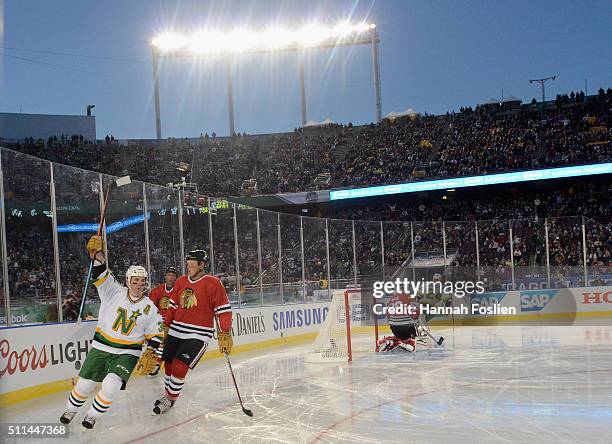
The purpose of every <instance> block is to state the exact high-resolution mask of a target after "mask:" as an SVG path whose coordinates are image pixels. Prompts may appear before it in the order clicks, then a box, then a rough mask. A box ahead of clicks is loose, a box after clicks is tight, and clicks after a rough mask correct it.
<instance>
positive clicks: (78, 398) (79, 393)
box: [66, 378, 98, 412]
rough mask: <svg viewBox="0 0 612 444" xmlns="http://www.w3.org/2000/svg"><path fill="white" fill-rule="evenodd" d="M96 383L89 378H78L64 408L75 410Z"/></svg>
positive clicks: (80, 405) (85, 399) (83, 401)
mask: <svg viewBox="0 0 612 444" xmlns="http://www.w3.org/2000/svg"><path fill="white" fill-rule="evenodd" d="M97 384H98V383H97V382H95V381H91V380H89V379H83V378H79V380H78V381H77V383H76V384H75V386H74V387H72V392H70V396H69V397H68V402H67V403H66V410H68V411H71V412H75V411H76V410H77V409H78V408H79V407H82V406H83V404H85V401H87V397H88V396H89V395H90V394H91V392H93V391H94V389H95V388H96V385H97Z"/></svg>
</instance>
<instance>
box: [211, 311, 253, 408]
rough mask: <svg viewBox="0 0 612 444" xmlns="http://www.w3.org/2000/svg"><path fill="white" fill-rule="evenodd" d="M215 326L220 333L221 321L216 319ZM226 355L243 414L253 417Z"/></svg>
mask: <svg viewBox="0 0 612 444" xmlns="http://www.w3.org/2000/svg"><path fill="white" fill-rule="evenodd" d="M215 324H217V331H219V321H218V320H217V318H216V317H215ZM223 354H224V355H225V360H226V361H227V366H228V367H229V369H230V373H231V374H232V380H233V381H234V388H235V389H236V394H237V395H238V401H240V407H242V413H244V414H245V415H247V416H253V411H252V410H249V409H247V408H246V407H245V406H244V404H243V403H242V397H241V396H240V391H239V390H238V384H237V383H236V377H235V376H234V370H233V369H232V363H231V362H230V360H229V356H228V354H227V353H223Z"/></svg>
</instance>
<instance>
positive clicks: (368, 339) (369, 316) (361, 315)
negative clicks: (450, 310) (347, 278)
mask: <svg viewBox="0 0 612 444" xmlns="http://www.w3.org/2000/svg"><path fill="white" fill-rule="evenodd" d="M397 296H398V295H396V296H395V297H393V298H391V300H389V301H388V304H387V302H386V301H384V302H383V304H387V306H390V305H396V304H397V303H398V301H397V299H396V297H397ZM401 296H402V297H404V298H408V300H409V299H410V297H409V296H405V295H401ZM365 299H367V298H365ZM404 300H405V299H404ZM408 302H410V301H408ZM374 303H377V304H380V303H381V300H379V299H376V300H375V299H374V298H372V302H365V301H364V298H362V291H361V290H360V289H356V288H355V289H347V290H335V291H334V292H333V293H332V300H331V303H330V306H329V311H328V312H327V316H326V318H325V321H324V322H323V325H322V326H321V330H320V331H319V333H318V334H317V337H316V339H315V341H314V343H313V344H312V347H311V349H310V350H309V351H308V352H307V353H306V356H305V360H306V362H314V363H325V362H347V361H348V362H350V361H352V359H353V354H354V353H359V352H370V353H371V352H375V351H376V352H378V351H391V350H393V349H396V348H397V347H398V346H400V345H401V347H402V348H403V349H404V351H415V350H417V349H419V348H423V347H429V341H428V337H427V336H425V332H424V328H425V327H423V325H424V323H423V322H421V321H420V320H419V319H418V318H419V316H418V314H417V315H416V316H415V317H414V318H413V317H410V319H409V320H401V321H400V322H401V323H402V325H398V320H397V319H395V318H394V317H391V318H387V317H386V316H382V317H379V316H376V315H375V314H374V313H373V311H372V307H373V305H374ZM387 321H388V323H389V328H391V332H392V333H393V336H385V337H382V338H381V337H380V335H379V331H382V330H383V329H385V328H386V325H387ZM404 321H405V322H404ZM403 324H410V325H403ZM410 344H412V346H411V345H410Z"/></svg>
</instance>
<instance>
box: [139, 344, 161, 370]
mask: <svg viewBox="0 0 612 444" xmlns="http://www.w3.org/2000/svg"><path fill="white" fill-rule="evenodd" d="M156 363H157V354H156V353H155V350H153V349H152V348H151V347H149V348H147V349H146V350H145V351H144V352H143V353H142V355H140V359H139V360H138V364H136V374H138V375H141V376H145V375H148V374H149V373H151V372H152V371H153V369H154V368H155V364H156Z"/></svg>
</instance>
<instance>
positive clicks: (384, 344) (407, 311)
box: [377, 293, 420, 352]
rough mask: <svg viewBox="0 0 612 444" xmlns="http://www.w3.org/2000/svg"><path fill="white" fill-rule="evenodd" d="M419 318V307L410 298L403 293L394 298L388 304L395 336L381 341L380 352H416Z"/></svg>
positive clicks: (379, 342)
mask: <svg viewBox="0 0 612 444" xmlns="http://www.w3.org/2000/svg"><path fill="white" fill-rule="evenodd" d="M419 316H420V310H419V307H418V306H417V305H416V303H415V302H414V300H413V299H412V298H411V297H410V296H408V295H406V294H401V293H397V294H396V295H395V296H393V297H392V298H391V300H390V301H389V303H388V304H387V320H388V321H389V327H390V328H391V332H392V333H393V335H394V336H387V337H384V338H382V339H381V340H379V341H378V344H377V346H378V350H379V351H384V352H386V351H393V350H395V349H396V348H400V349H402V350H405V351H409V352H413V351H415V350H416V344H417V342H416V341H417V337H418V336H419V332H418V325H417V320H418V318H419Z"/></svg>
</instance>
